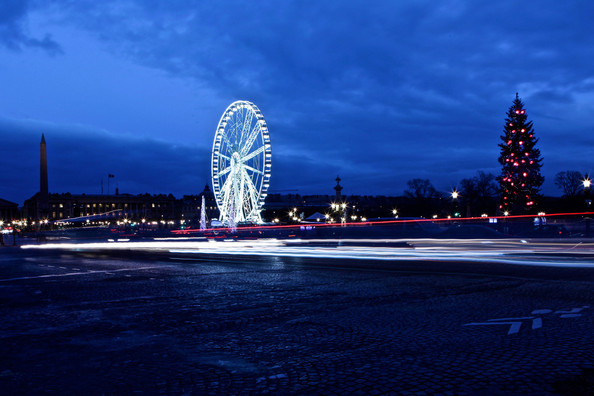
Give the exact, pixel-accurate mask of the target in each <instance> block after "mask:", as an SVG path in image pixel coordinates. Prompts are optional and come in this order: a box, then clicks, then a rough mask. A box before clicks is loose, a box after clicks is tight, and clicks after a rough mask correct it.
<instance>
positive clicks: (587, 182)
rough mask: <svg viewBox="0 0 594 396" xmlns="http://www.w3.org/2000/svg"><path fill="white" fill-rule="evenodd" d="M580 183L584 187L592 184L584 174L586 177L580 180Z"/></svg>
mask: <svg viewBox="0 0 594 396" xmlns="http://www.w3.org/2000/svg"><path fill="white" fill-rule="evenodd" d="M582 184H583V186H584V188H590V186H591V185H592V181H591V180H590V179H589V178H588V176H586V178H585V179H584V180H582Z"/></svg>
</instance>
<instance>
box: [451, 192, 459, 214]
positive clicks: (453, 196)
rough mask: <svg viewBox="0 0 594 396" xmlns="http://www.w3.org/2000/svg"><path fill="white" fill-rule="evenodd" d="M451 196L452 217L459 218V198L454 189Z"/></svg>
mask: <svg viewBox="0 0 594 396" xmlns="http://www.w3.org/2000/svg"><path fill="white" fill-rule="evenodd" d="M451 196H452V201H453V203H454V217H458V216H460V213H458V197H459V196H460V193H459V192H458V191H456V189H454V190H453V191H452V193H451Z"/></svg>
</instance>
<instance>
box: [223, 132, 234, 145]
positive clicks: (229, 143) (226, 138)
mask: <svg viewBox="0 0 594 396" xmlns="http://www.w3.org/2000/svg"><path fill="white" fill-rule="evenodd" d="M221 137H222V138H223V140H224V141H225V144H226V145H227V146H226V147H228V148H231V147H233V145H232V144H231V142H230V141H229V138H228V137H227V135H225V134H222V135H221Z"/></svg>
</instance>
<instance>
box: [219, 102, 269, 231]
mask: <svg viewBox="0 0 594 396" xmlns="http://www.w3.org/2000/svg"><path fill="white" fill-rule="evenodd" d="M270 169H271V151H270V137H269V135H268V127H267V126H266V121H265V120H264V116H263V115H262V112H261V111H260V109H258V107H256V105H255V104H253V103H251V102H247V101H243V100H240V101H237V102H233V103H231V105H230V106H229V107H227V110H225V112H224V113H223V116H222V117H221V120H220V121H219V125H218V126H217V130H216V133H215V138H214V142H213V145H212V164H211V172H212V186H213V190H214V195H215V198H216V201H217V205H218V207H219V211H220V219H219V220H220V221H222V222H223V223H224V224H227V225H230V224H231V223H233V224H236V223H239V222H251V223H261V222H262V217H261V216H260V211H261V210H262V206H263V205H264V199H265V198H266V193H267V191H268V185H269V183H270Z"/></svg>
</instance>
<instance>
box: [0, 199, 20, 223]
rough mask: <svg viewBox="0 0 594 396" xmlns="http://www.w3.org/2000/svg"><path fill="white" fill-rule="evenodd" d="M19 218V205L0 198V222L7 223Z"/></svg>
mask: <svg viewBox="0 0 594 396" xmlns="http://www.w3.org/2000/svg"><path fill="white" fill-rule="evenodd" d="M18 218H19V205H18V204H15V203H14V202H10V201H7V200H5V199H2V198H0V220H2V221H4V222H9V221H11V220H14V219H18Z"/></svg>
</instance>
